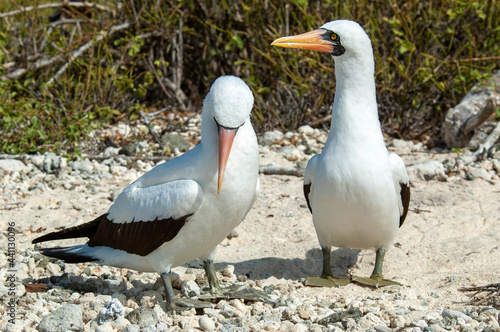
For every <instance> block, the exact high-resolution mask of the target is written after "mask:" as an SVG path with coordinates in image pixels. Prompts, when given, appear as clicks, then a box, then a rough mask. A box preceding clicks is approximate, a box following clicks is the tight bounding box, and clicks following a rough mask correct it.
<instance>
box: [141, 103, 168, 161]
mask: <svg viewBox="0 0 500 332" xmlns="http://www.w3.org/2000/svg"><path fill="white" fill-rule="evenodd" d="M139 115H140V116H141V119H142V121H143V122H144V124H145V125H146V126H147V127H148V129H149V132H150V133H151V135H153V138H154V140H155V141H156V143H158V145H160V149H161V151H165V144H163V142H162V141H161V139H160V137H158V134H157V133H156V132H155V131H154V130H153V127H151V124H150V123H149V119H148V117H147V116H146V113H144V112H143V111H139Z"/></svg>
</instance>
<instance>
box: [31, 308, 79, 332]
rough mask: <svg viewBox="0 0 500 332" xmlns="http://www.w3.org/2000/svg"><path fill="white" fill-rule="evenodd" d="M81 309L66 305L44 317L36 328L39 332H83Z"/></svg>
mask: <svg viewBox="0 0 500 332" xmlns="http://www.w3.org/2000/svg"><path fill="white" fill-rule="evenodd" d="M83 328H84V324H83V318H82V308H80V307H79V306H77V305H76V304H66V305H65V306H63V307H61V308H59V309H57V310H55V311H54V312H52V313H50V314H48V315H47V316H45V317H44V318H43V319H42V321H41V322H40V324H39V325H38V327H37V330H38V331H40V332H59V331H60V332H66V331H83Z"/></svg>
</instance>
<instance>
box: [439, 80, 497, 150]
mask: <svg viewBox="0 0 500 332" xmlns="http://www.w3.org/2000/svg"><path fill="white" fill-rule="evenodd" d="M488 103H492V104H491V105H490V106H488V107H490V108H491V107H492V108H493V111H494V108H495V107H498V106H500V71H498V72H497V73H496V74H495V75H493V76H492V77H491V78H490V79H489V80H486V81H485V82H480V83H478V84H476V85H474V87H472V89H471V90H470V91H469V93H467V95H466V96H465V97H464V99H463V100H462V101H461V102H460V104H458V105H457V106H455V107H454V108H451V109H449V110H448V112H447V113H446V117H445V119H444V123H443V138H444V142H445V143H446V145H447V146H448V147H454V148H463V147H466V146H470V147H473V148H477V147H478V146H479V144H481V143H482V142H483V141H484V140H485V139H486V137H487V136H488V133H489V132H490V131H491V130H492V129H493V126H494V123H493V122H491V121H490V122H488V121H486V122H484V123H483V124H481V125H480V126H479V127H477V128H476V129H475V130H472V131H470V132H468V133H465V132H464V124H465V123H466V122H467V120H468V119H469V118H470V117H472V116H474V115H476V114H477V113H479V112H480V111H482V110H483V109H485V108H486V107H487V105H488Z"/></svg>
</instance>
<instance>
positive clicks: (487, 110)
mask: <svg viewBox="0 0 500 332" xmlns="http://www.w3.org/2000/svg"><path fill="white" fill-rule="evenodd" d="M493 113H495V107H494V106H493V99H490V100H489V101H488V103H487V104H486V106H485V107H484V108H483V109H482V110H481V111H479V112H477V113H476V114H474V115H473V116H471V117H470V118H468V119H467V121H466V122H465V123H464V125H463V129H462V131H463V133H464V134H465V135H468V134H469V133H470V132H471V131H473V130H474V129H476V128H477V127H479V126H480V125H481V124H482V123H483V122H484V121H486V120H487V119H488V118H489V117H490V116H491V115H492V114H493Z"/></svg>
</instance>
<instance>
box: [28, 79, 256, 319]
mask: <svg viewBox="0 0 500 332" xmlns="http://www.w3.org/2000/svg"><path fill="white" fill-rule="evenodd" d="M253 101H254V98H253V95H252V92H251V91H250V89H249V88H248V86H247V85H246V84H245V83H244V82H243V81H242V80H241V79H239V78H237V77H235V76H223V77H220V78H218V79H217V80H216V81H215V82H214V83H213V85H212V87H211V89H210V92H209V93H208V95H207V96H206V98H205V101H204V103H203V112H202V124H201V143H200V144H198V145H197V146H196V147H194V148H193V149H192V150H190V151H188V152H187V153H185V154H184V155H182V156H179V157H177V158H174V159H172V160H170V161H168V162H166V163H164V164H161V165H158V166H156V167H155V168H153V169H152V170H150V171H149V172H147V173H146V174H144V175H143V176H141V177H140V178H139V179H137V180H136V181H135V182H134V183H132V184H130V185H129V186H128V187H126V188H125V189H124V190H123V192H122V193H121V194H120V195H119V196H118V197H117V198H116V201H115V202H114V203H113V205H112V206H111V207H110V208H109V210H108V212H106V213H105V214H103V215H102V216H100V217H98V218H96V219H95V220H93V221H90V222H88V223H85V224H82V225H80V226H75V227H71V228H69V229H65V230H62V231H59V232H54V233H50V234H47V235H44V236H42V237H39V238H37V239H35V240H33V243H38V242H44V241H49V240H59V239H68V238H78V237H87V238H89V241H88V242H87V243H86V244H84V245H77V246H70V247H57V248H41V249H40V250H41V252H42V253H43V254H44V255H47V256H51V257H56V258H59V259H62V260H64V261H66V262H69V263H79V262H89V261H95V262H97V263H99V264H104V265H111V266H115V267H122V268H130V269H134V270H138V271H144V272H158V273H159V274H160V275H161V277H162V279H163V281H164V284H165V294H166V302H167V309H182V308H183V307H188V308H189V307H204V306H206V304H207V303H206V302H202V301H198V300H190V299H180V298H177V297H176V296H175V295H174V291H173V288H172V285H171V281H170V273H171V272H170V271H171V268H173V267H175V266H179V265H181V264H185V263H187V262H189V261H191V260H193V259H196V258H200V259H201V260H202V261H203V263H204V267H205V271H206V273H207V278H208V281H209V285H210V289H211V292H212V293H214V294H215V295H219V296H220V295H223V294H222V291H221V289H220V286H219V282H218V279H217V276H216V274H215V269H214V265H213V258H214V254H215V248H216V246H217V245H218V244H219V243H220V242H221V241H222V240H223V239H224V238H225V237H226V236H227V235H228V234H229V233H230V232H231V231H232V230H233V229H234V228H235V227H236V226H238V224H239V223H240V222H241V221H242V220H243V219H244V218H245V216H246V214H247V213H248V211H249V210H250V208H251V207H252V205H253V204H254V202H255V200H256V198H257V194H258V192H259V179H258V172H259V150H258V145H257V139H256V136H255V133H254V130H253V127H252V124H251V123H250V117H249V116H250V112H251V110H252V107H253ZM223 180H224V184H223Z"/></svg>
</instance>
